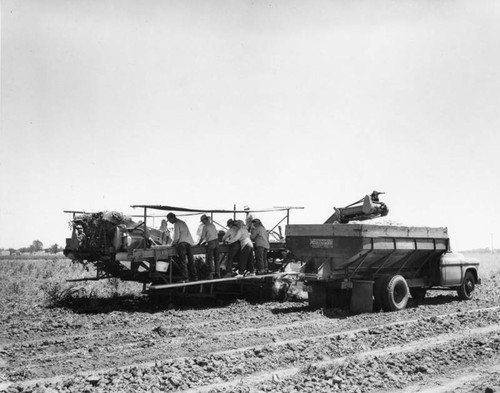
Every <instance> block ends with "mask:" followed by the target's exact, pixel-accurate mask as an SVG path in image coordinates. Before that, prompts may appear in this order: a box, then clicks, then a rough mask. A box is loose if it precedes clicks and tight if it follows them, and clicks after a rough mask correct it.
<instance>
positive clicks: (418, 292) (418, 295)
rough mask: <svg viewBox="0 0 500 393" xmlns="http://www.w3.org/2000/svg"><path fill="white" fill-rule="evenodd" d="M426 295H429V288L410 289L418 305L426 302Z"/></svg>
mask: <svg viewBox="0 0 500 393" xmlns="http://www.w3.org/2000/svg"><path fill="white" fill-rule="evenodd" d="M426 294H427V288H421V287H413V288H410V295H411V297H412V299H413V300H415V301H416V302H417V303H420V302H421V301H422V300H424V298H425V295H426Z"/></svg>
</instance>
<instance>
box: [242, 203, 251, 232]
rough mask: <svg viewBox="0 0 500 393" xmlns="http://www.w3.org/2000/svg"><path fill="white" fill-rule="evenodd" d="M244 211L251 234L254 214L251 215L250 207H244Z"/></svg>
mask: <svg viewBox="0 0 500 393" xmlns="http://www.w3.org/2000/svg"><path fill="white" fill-rule="evenodd" d="M243 210H245V214H246V216H245V224H246V226H247V229H248V231H249V232H250V231H251V230H252V220H253V214H252V213H250V206H247V205H245V206H243Z"/></svg>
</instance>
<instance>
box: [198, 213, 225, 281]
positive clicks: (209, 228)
mask: <svg viewBox="0 0 500 393" xmlns="http://www.w3.org/2000/svg"><path fill="white" fill-rule="evenodd" d="M200 221H201V223H202V224H203V228H202V230H201V234H200V241H199V242H198V244H206V247H207V251H206V255H205V261H206V263H207V265H208V270H209V274H208V279H209V280H211V279H212V278H214V273H215V277H216V278H220V264H219V237H218V233H217V229H216V228H215V225H214V224H212V223H211V222H210V218H209V217H208V216H206V215H205V214H203V215H202V216H201V217H200ZM214 260H215V270H214Z"/></svg>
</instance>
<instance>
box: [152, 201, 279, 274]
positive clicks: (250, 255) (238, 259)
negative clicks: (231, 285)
mask: <svg viewBox="0 0 500 393" xmlns="http://www.w3.org/2000/svg"><path fill="white" fill-rule="evenodd" d="M244 209H245V210H246V211H247V213H246V219H245V221H243V220H233V219H229V220H228V221H227V227H228V230H227V232H225V233H223V235H222V237H221V236H220V234H219V231H217V228H216V227H215V225H214V224H213V223H212V222H211V220H210V217H208V216H207V215H205V214H203V215H202V216H201V217H200V221H201V232H200V236H199V241H198V243H197V244H198V245H205V247H206V254H205V262H206V264H207V267H208V270H209V274H208V279H213V278H220V277H222V276H221V266H220V262H221V261H220V252H219V244H220V243H221V242H222V243H224V244H228V245H229V252H228V255H227V261H226V268H225V272H226V274H225V277H234V276H235V277H243V276H244V275H247V276H254V275H256V274H265V273H267V272H268V269H269V267H268V261H267V251H268V250H269V247H270V245H269V235H268V233H267V230H266V228H265V227H264V225H263V224H262V222H261V221H260V220H259V219H258V218H254V217H253V216H252V214H251V213H250V212H249V211H248V210H249V208H248V207H247V206H245V208H244ZM167 220H168V222H170V223H171V224H173V225H174V233H173V238H172V240H171V243H170V245H171V246H173V247H175V248H176V250H177V254H178V256H179V260H180V270H181V272H180V273H181V278H182V281H183V282H187V281H197V280H198V273H197V271H196V266H195V264H194V258H193V253H192V251H191V246H192V245H194V244H195V242H194V241H193V237H192V236H191V232H190V231H189V228H188V226H187V224H186V223H185V222H184V221H182V220H181V219H179V218H177V216H176V215H175V214H174V213H168V214H167ZM164 226H166V223H162V227H164ZM160 229H162V228H160ZM165 229H166V228H165ZM166 233H168V232H166ZM254 260H255V262H256V263H255V265H254ZM236 263H237V271H236V272H235V273H233V271H232V267H233V264H236Z"/></svg>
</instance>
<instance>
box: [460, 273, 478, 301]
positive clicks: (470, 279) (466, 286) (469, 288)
mask: <svg viewBox="0 0 500 393" xmlns="http://www.w3.org/2000/svg"><path fill="white" fill-rule="evenodd" d="M475 288H476V280H475V279H474V275H473V274H472V272H471V271H467V272H466V273H465V277H464V281H463V282H462V285H460V286H459V287H458V289H457V292H458V297H459V298H460V300H470V299H472V298H473V297H474V289H475Z"/></svg>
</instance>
